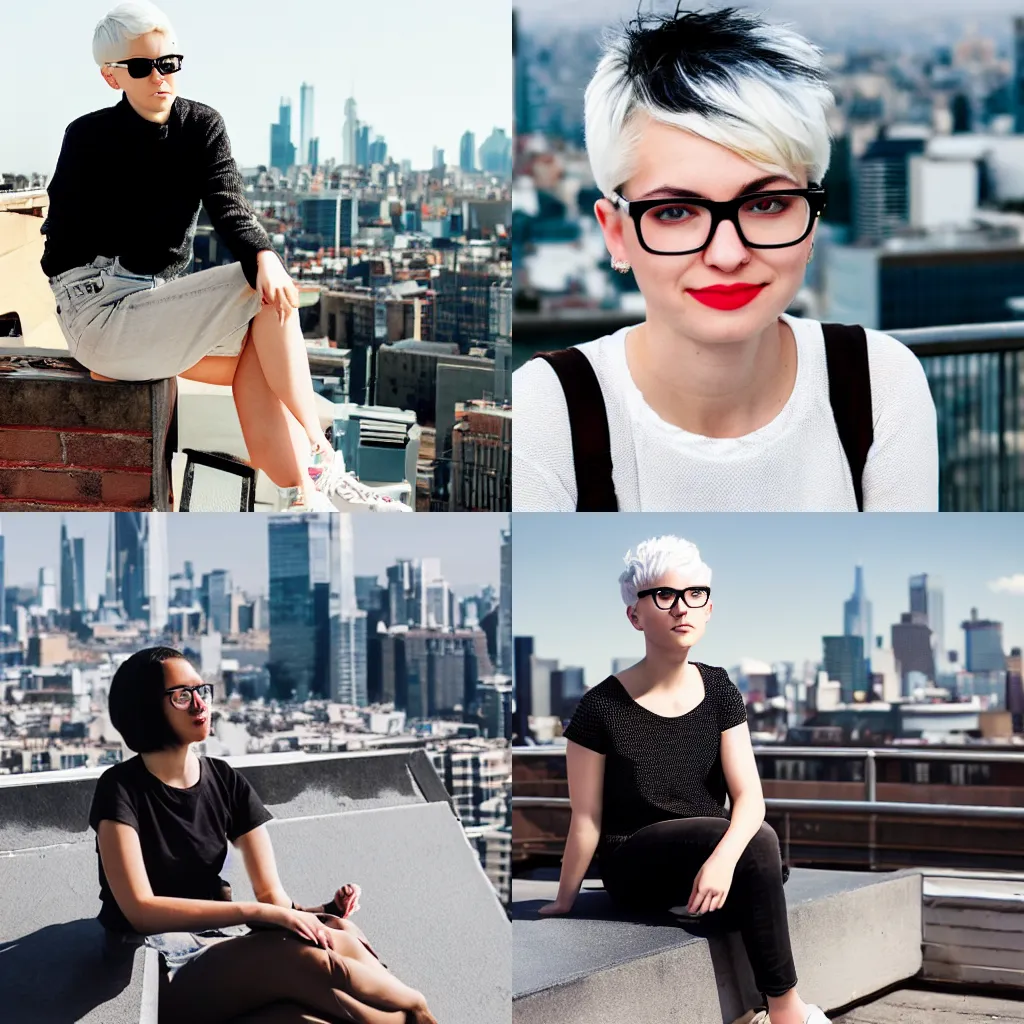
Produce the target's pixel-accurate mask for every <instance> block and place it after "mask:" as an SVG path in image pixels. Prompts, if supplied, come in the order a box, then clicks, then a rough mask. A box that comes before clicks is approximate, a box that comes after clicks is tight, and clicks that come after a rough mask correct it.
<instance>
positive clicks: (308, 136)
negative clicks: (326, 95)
mask: <svg viewBox="0 0 1024 1024" xmlns="http://www.w3.org/2000/svg"><path fill="white" fill-rule="evenodd" d="M312 142H313V86H311V85H307V84H306V83H305V82H303V83H302V85H301V86H300V87H299V163H301V164H313V163H315V162H316V161H315V160H314V159H313V155H312V151H311V149H310V145H311V143H312Z"/></svg>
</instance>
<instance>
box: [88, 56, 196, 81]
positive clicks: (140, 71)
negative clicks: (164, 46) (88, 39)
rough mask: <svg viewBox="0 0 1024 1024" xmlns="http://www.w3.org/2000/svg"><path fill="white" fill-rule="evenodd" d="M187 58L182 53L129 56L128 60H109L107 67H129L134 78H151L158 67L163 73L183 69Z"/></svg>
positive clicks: (105, 65) (172, 72) (171, 72)
mask: <svg viewBox="0 0 1024 1024" xmlns="http://www.w3.org/2000/svg"><path fill="white" fill-rule="evenodd" d="M184 59H185V58H184V57H183V56H182V55H181V54H180V53H169V54H167V56H166V57H157V58H156V60H151V59H150V58H149V57H129V58H128V59H127V60H108V61H107V63H106V64H104V65H103V66H104V67H105V68H127V69H128V74H129V75H130V76H131V77H132V78H149V74H150V72H151V71H152V70H153V68H156V69H157V71H159V72H160V74H161V75H173V74H175V73H176V72H178V71H180V70H181V62H182V61H183V60H184Z"/></svg>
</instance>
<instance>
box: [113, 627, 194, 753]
mask: <svg viewBox="0 0 1024 1024" xmlns="http://www.w3.org/2000/svg"><path fill="white" fill-rule="evenodd" d="M172 658H181V659H182V660H183V661H187V660H188V659H187V658H186V657H185V655H184V654H182V653H181V651H176V650H175V649H174V648H173V647H147V648H145V650H142V651H136V652H135V653H134V654H133V655H132V656H131V657H130V658H129V659H128V660H127V661H125V662H122V664H121V666H120V667H119V668H118V670H117V671H116V672H115V673H114V678H113V680H112V681H111V683H110V699H109V708H110V721H111V723H112V724H113V726H114V728H115V729H116V730H117V731H118V732H119V733H120V734H121V737H122V739H123V740H124V742H125V743H126V744H127V746H128V747H129V749H131V750H134V751H135V752H136V753H137V754H150V753H152V752H153V751H154V750H165V749H167V748H168V747H175V746H177V745H178V744H179V743H180V742H181V740H180V739H179V738H178V736H177V735H176V734H175V732H174V730H173V729H172V728H171V723H170V722H168V721H167V716H166V715H165V714H164V662H165V661H170V660H171V659H172Z"/></svg>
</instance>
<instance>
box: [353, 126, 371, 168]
mask: <svg viewBox="0 0 1024 1024" xmlns="http://www.w3.org/2000/svg"><path fill="white" fill-rule="evenodd" d="M355 163H356V166H357V167H369V166H370V126H369V125H368V124H363V123H362V122H360V123H359V125H358V127H357V128H356V159H355Z"/></svg>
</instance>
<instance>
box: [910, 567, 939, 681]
mask: <svg viewBox="0 0 1024 1024" xmlns="http://www.w3.org/2000/svg"><path fill="white" fill-rule="evenodd" d="M910 615H911V618H912V620H914V621H921V622H926V623H927V624H928V628H929V629H930V630H931V631H932V656H933V658H934V660H935V669H936V671H938V670H939V669H940V667H941V666H942V664H943V661H944V657H943V655H944V653H945V650H946V630H945V626H944V621H945V608H944V603H943V595H942V580H940V579H939V578H938V577H936V576H929V575H928V574H927V573H919V574H918V575H916V576H911V577H910ZM915 616H916V617H917V618H915Z"/></svg>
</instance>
